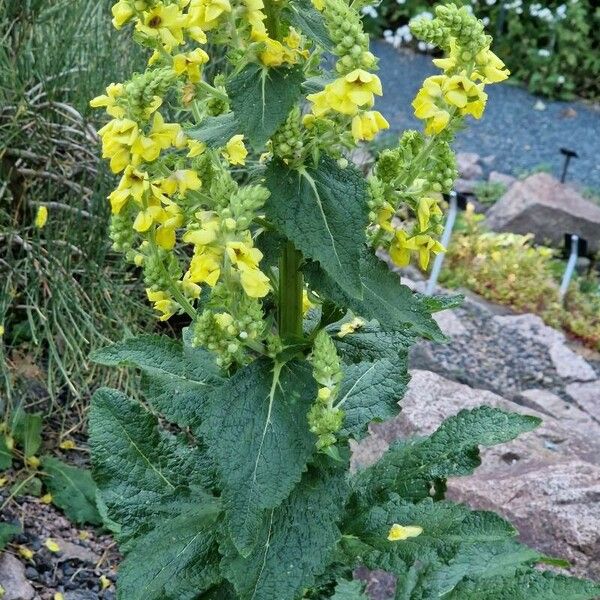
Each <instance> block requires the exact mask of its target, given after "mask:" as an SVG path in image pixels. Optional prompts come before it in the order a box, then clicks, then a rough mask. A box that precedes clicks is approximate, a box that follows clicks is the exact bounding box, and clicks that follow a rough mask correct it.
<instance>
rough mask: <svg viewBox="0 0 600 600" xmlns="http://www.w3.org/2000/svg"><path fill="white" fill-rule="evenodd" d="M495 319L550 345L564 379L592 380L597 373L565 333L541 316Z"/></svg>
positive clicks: (524, 335)
mask: <svg viewBox="0 0 600 600" xmlns="http://www.w3.org/2000/svg"><path fill="white" fill-rule="evenodd" d="M494 321H496V323H498V324H499V325H500V326H502V327H508V328H510V329H513V330H514V331H515V332H517V333H519V334H520V335H522V336H523V337H526V338H530V339H532V340H535V341H536V342H538V343H539V344H543V345H544V346H547V347H548V353H549V354H550V358H551V359H552V364H553V365H554V368H555V369H556V372H557V373H558V374H559V375H560V377H562V378H563V379H568V380H572V381H592V380H594V379H596V377H597V375H596V372H595V371H594V369H593V368H592V366H591V365H590V364H589V363H588V362H587V361H586V360H585V359H584V358H583V357H582V356H580V355H579V354H577V353H575V352H574V351H573V350H571V349H570V348H569V347H568V346H567V345H566V338H565V334H564V333H562V332H561V331H557V330H556V329H553V328H552V327H549V326H548V325H546V324H545V323H544V322H543V321H542V319H541V318H540V317H538V316H537V315H532V314H524V315H515V316H496V317H494Z"/></svg>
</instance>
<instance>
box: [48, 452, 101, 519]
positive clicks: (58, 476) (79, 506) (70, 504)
mask: <svg viewBox="0 0 600 600" xmlns="http://www.w3.org/2000/svg"><path fill="white" fill-rule="evenodd" d="M42 470H43V472H44V474H45V477H44V483H45V485H46V489H47V490H48V491H49V492H50V493H51V494H52V499H53V502H54V504H56V506H58V507H59V508H61V509H62V510H64V512H65V514H66V515H67V517H69V519H70V520H71V521H73V522H74V523H91V524H92V525H101V524H102V518H101V517H100V514H99V513H98V509H97V508H96V484H95V483H94V481H93V479H92V476H91V474H90V472H89V471H86V470H85V469H79V468H77V467H72V466H70V465H66V464H65V463H63V462H61V461H60V460H56V459H55V458H52V457H51V456H45V457H44V458H43V459H42Z"/></svg>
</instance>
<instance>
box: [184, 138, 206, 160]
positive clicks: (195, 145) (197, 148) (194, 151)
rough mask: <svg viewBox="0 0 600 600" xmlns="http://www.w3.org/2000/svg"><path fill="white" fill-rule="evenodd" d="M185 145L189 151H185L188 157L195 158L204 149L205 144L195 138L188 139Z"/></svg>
mask: <svg viewBox="0 0 600 600" xmlns="http://www.w3.org/2000/svg"><path fill="white" fill-rule="evenodd" d="M187 146H188V148H189V149H190V151H189V152H188V153H187V156H188V158H195V157H196V156H200V155H201V154H203V153H204V152H205V151H206V144H205V143H204V142H199V141H197V140H188V141H187Z"/></svg>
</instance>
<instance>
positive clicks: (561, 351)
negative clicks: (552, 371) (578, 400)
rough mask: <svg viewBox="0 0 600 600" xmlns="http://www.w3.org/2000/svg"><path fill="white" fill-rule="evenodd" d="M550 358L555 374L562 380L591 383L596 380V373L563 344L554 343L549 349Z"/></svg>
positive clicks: (580, 357)
mask: <svg viewBox="0 0 600 600" xmlns="http://www.w3.org/2000/svg"><path fill="white" fill-rule="evenodd" d="M550 358H551V359H552V362H553V364H554V367H555V368H556V372H557V373H558V374H559V375H560V376H561V377H562V378H563V379H571V380H574V381H592V380H594V379H596V371H594V369H593V368H592V367H591V366H590V364H589V363H588V362H587V361H586V360H585V359H584V358H583V357H582V356H579V354H576V353H575V352H573V350H571V349H570V348H569V347H567V346H566V345H565V344H564V343H561V342H556V343H554V344H552V346H551V347H550Z"/></svg>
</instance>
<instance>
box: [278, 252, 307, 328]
mask: <svg viewBox="0 0 600 600" xmlns="http://www.w3.org/2000/svg"><path fill="white" fill-rule="evenodd" d="M301 260H302V254H301V253H300V252H298V250H296V248H294V244H292V242H289V241H288V242H286V244H285V246H284V247H283V252H282V253H281V257H280V259H279V313H278V318H279V335H280V336H281V337H282V338H283V339H287V338H299V337H302V290H303V287H304V286H303V281H302V273H301V271H300V262H301Z"/></svg>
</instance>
